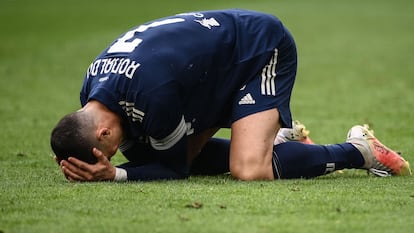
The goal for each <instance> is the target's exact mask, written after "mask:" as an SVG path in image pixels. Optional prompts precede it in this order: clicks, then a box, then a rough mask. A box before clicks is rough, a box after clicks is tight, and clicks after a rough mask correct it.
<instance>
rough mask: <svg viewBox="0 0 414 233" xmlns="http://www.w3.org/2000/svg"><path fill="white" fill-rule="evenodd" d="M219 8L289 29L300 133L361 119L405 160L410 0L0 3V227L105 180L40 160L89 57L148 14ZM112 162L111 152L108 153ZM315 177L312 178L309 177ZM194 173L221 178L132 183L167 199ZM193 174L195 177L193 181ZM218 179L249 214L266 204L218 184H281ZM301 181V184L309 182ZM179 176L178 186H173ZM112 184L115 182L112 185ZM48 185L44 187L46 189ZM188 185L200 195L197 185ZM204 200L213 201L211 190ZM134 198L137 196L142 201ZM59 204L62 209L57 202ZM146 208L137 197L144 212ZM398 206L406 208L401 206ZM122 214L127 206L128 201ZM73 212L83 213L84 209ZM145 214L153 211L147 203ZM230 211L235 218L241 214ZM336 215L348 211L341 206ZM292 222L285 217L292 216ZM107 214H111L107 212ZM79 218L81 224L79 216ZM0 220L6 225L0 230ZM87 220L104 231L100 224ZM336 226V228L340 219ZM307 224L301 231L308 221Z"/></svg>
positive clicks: (413, 83)
mask: <svg viewBox="0 0 414 233" xmlns="http://www.w3.org/2000/svg"><path fill="white" fill-rule="evenodd" d="M223 8H245V9H252V10H259V11H263V12H267V13H272V14H275V15H277V16H278V17H279V18H280V19H281V20H282V21H283V22H284V23H285V25H287V27H288V28H289V29H290V30H291V32H292V33H293V35H294V37H295V39H296V43H297V47H298V54H299V70H298V76H297V82H296V86H295V89H294V92H293V96H292V104H291V105H292V111H293V115H294V118H295V119H299V120H301V121H302V122H303V123H305V124H306V125H307V127H308V128H309V129H310V130H311V136H312V139H314V140H315V141H316V142H319V143H323V144H324V143H334V142H341V141H343V140H344V139H345V134H346V132H347V130H348V129H349V128H350V127H351V126H352V125H353V124H361V123H366V122H367V123H371V124H372V125H373V126H374V129H376V134H377V135H378V136H379V138H380V139H381V140H382V141H383V142H385V143H386V144H387V145H389V146H391V147H392V148H395V149H397V150H399V151H401V152H403V154H405V156H406V157H407V158H408V159H409V160H410V161H414V153H413V151H414V145H413V143H412V140H413V135H414V127H413V126H412V125H411V121H412V119H414V111H413V107H414V93H413V90H414V79H413V77H414V75H413V74H414V66H413V65H412V63H413V61H414V59H413V56H414V55H413V54H414V43H413V41H414V24H413V22H414V14H413V12H414V11H413V10H414V2H413V1H408V0H396V1H392V2H391V1H385V0H380V1H374V0H368V1H357V0H349V1H328V0H315V1H306V0H292V1H275V0H257V1H247V0H237V1H236V0H229V1H189V0H177V1H141V0H140V1H138V0H134V1H132V0H121V1H98V0H90V1H80V0H71V1H69V0H62V1H51V0H39V1H29V0H20V1H19V0H3V1H2V2H1V7H0V26H1V27H0V28H1V30H2V31H1V33H0V132H1V133H0V145H1V146H0V163H1V169H0V182H1V184H0V188H1V189H0V190H1V191H0V192H1V195H0V206H1V207H0V215H1V217H0V219H1V220H0V230H4V232H9V231H6V230H5V229H11V230H12V231H14V232H18V231H19V229H20V231H26V232H27V230H28V229H30V226H33V225H35V226H36V228H33V229H35V230H34V231H38V232H40V231H41V230H39V229H47V227H48V226H49V227H50V225H47V224H46V225H45V226H44V228H42V227H41V226H40V225H39V224H37V223H36V221H40V222H41V223H43V224H45V222H47V218H46V219H43V218H41V217H39V216H36V215H37V213H38V212H36V211H37V210H39V209H40V210H41V213H43V214H45V213H46V214H47V216H48V217H50V218H52V217H53V215H54V214H55V213H56V212H54V211H53V210H52V209H53V208H60V207H62V206H61V205H63V204H61V203H62V202H64V201H65V200H67V199H70V200H76V199H80V200H81V202H82V203H84V204H87V203H88V201H89V199H90V195H91V194H90V193H91V189H92V190H95V191H96V192H100V191H101V190H104V191H105V190H106V188H105V186H106V185H108V184H102V185H100V184H96V185H93V184H91V185H90V186H72V185H71V184H68V183H66V181H65V180H64V179H63V177H62V175H61V174H60V171H59V169H58V168H57V166H56V165H55V164H54V162H53V161H52V158H51V152H50V149H49V134H50V130H51V129H52V127H53V126H54V125H55V124H56V122H57V121H58V119H60V117H62V116H63V115H64V114H66V113H67V112H70V111H74V110H76V109H78V108H79V98H78V97H79V88H80V85H81V82H82V79H83V76H84V73H85V71H86V69H87V67H88V65H89V64H90V62H91V61H92V60H93V59H94V58H95V56H97V55H98V54H99V53H100V52H101V51H102V50H103V49H104V48H105V47H106V46H107V45H108V44H109V43H110V42H111V41H112V40H114V39H115V38H116V37H117V36H118V35H120V34H121V33H123V32H125V31H126V30H128V29H129V28H131V27H133V26H136V25H139V24H141V23H144V22H146V21H148V20H151V19H155V18H158V17H163V16H166V15H172V14H176V13H181V12H186V11H197V10H205V9H223ZM220 136H224V137H227V136H228V131H222V133H221V134H220ZM121 160H122V159H120V158H119V159H118V160H115V161H121ZM352 174H353V173H351V179H345V180H343V182H344V183H346V184H347V185H348V186H347V185H346V186H347V187H348V188H349V187H351V189H352V188H353V190H358V189H360V188H361V187H364V186H366V185H369V184H370V183H373V185H375V184H378V182H381V185H380V186H378V187H382V188H384V189H387V188H393V189H396V190H395V192H396V193H397V194H398V189H405V190H404V193H405V194H404V195H405V196H402V197H401V199H398V198H397V200H396V202H399V203H402V204H401V206H405V205H411V206H412V204H413V203H412V202H413V201H412V200H413V199H412V196H411V198H409V197H408V196H409V195H414V191H413V188H412V185H411V186H408V187H407V186H406V185H405V184H412V183H413V182H412V179H393V181H391V180H390V181H389V182H388V180H384V181H375V182H372V181H371V180H370V179H362V180H360V179H358V178H356V179H355V180H356V181H357V184H355V186H352V184H350V183H353V182H352V181H351V180H353V179H352ZM345 176H346V175H345ZM194 179H195V180H194ZM340 180H342V179H340ZM317 181H319V182H321V180H317ZM198 182H201V187H202V188H200V189H201V190H202V189H204V188H206V187H208V186H209V185H210V184H211V182H213V183H214V182H219V183H220V182H221V181H220V179H218V181H214V179H213V180H208V179H207V180H203V179H201V180H198V179H196V178H193V180H192V181H190V182H189V184H187V183H180V182H177V183H173V185H172V186H170V185H167V184H163V183H161V184H157V183H156V184H155V188H154V187H152V184H149V185H148V184H147V185H146V186H144V187H145V188H148V187H149V188H150V189H151V188H154V189H157V187H159V188H160V190H161V194H159V195H161V197H162V195H166V196H168V197H170V196H169V193H170V192H171V189H172V190H174V191H175V192H178V193H179V195H185V193H186V192H191V188H194V187H197V185H196V184H197V183H198ZM203 182H204V183H206V184H207V185H205V186H203ZM228 182H230V186H231V187H233V188H229V190H225V189H222V188H220V189H219V190H220V192H225V193H227V195H229V197H228V199H226V201H228V202H230V204H229V205H230V206H232V205H240V208H242V207H243V202H244V201H246V202H247V203H249V205H254V203H255V202H259V203H258V207H256V208H257V211H258V212H259V213H257V216H256V217H260V216H262V215H261V214H260V208H265V207H266V202H263V200H255V199H254V198H252V199H249V200H245V199H240V198H237V197H236V198H234V200H233V199H232V196H231V194H230V193H232V192H236V193H237V192H241V193H243V194H244V193H245V194H246V198H247V197H249V196H250V195H253V196H254V195H256V196H257V195H262V194H260V192H258V193H256V192H255V191H254V190H255V189H257V188H258V187H262V186H264V187H268V188H271V189H272V191H269V192H273V191H275V190H276V191H277V190H278V189H279V188H281V189H282V191H283V190H284V187H285V186H284V184H285V183H283V182H281V183H277V182H275V183H274V184H269V183H259V184H257V183H253V184H252V185H251V186H242V187H238V185H239V183H237V182H236V183H233V182H231V181H229V180H228V179H227V178H226V179H225V181H224V183H225V185H226V186H228V185H229V184H228ZM295 182H296V181H293V182H292V183H291V182H288V183H287V184H288V186H295V187H294V188H292V190H296V186H298V187H299V189H301V188H302V186H303V185H304V184H305V185H306V184H309V183H306V181H297V182H298V183H295ZM337 182H338V180H337V179H336V178H334V179H333V180H323V182H322V184H324V185H326V184H327V186H328V188H326V189H324V188H323V187H321V186H316V187H315V188H312V189H311V191H310V192H311V193H312V194H314V195H315V199H313V200H315V202H314V207H315V208H317V206H318V205H319V204H318V201H317V200H319V199H318V198H322V199H323V198H324V196H323V193H318V189H321V190H325V191H326V190H329V187H332V186H335V184H336V183H337ZM358 182H359V183H358ZM393 182H395V185H393ZM316 183H317V182H316ZM310 184H311V185H310V186H312V185H314V184H315V183H313V182H311V183H310ZM157 185H159V186H157ZM187 185H188V186H189V190H187V189H185V187H186V186H187ZM121 186H122V187H124V188H121ZM234 186H235V187H234ZM74 187H75V188H74ZM175 187H177V188H175ZM347 187H342V189H340V190H339V192H340V193H344V192H345V191H346V190H347ZM77 188H80V191H76V190H77ZM374 188H376V186H374ZM107 189H108V190H106V191H108V193H109V194H108V196H103V198H109V199H110V200H113V199H116V198H114V197H111V196H110V194H114V195H116V194H117V192H121V193H122V194H124V193H128V192H129V191H131V192H132V193H134V192H138V193H140V192H141V191H139V190H140V189H139V188H137V187H136V186H134V184H132V185H125V186H123V185H116V184H112V185H108V188H107ZM119 189H121V191H116V190H119ZM123 189H124V190H123ZM136 189H139V190H138V191H136ZM177 189H178V190H177ZM239 189H241V190H242V191H240V190H239ZM134 190H135V191H134ZM73 191H75V192H74V193H73ZM377 191H378V190H377ZM154 192H156V191H154ZM220 192H213V195H219V193H220ZM250 192H252V193H250ZM53 193H56V194H54V195H52V194H53ZM196 193H197V194H199V195H202V193H203V192H201V191H200V192H196ZM410 193H411V194H410ZM59 194H62V196H60V195H59ZM270 194H271V193H270ZM270 194H269V193H267V194H266V195H265V196H266V197H269V196H270ZM394 194H395V193H394ZM101 195H102V194H101ZM130 195H131V194H130ZM278 195H282V196H281V198H282V199H283V198H285V199H286V200H287V201H294V200H292V199H290V198H289V196H283V194H281V193H278ZM287 195H289V192H288V194H287ZM365 195H366V196H367V198H368V196H369V195H371V194H370V193H369V192H367V193H365ZM381 196H382V195H381V193H379V194H376V196H375V198H377V199H380V198H381ZM18 197H21V198H18ZM45 197H47V198H50V199H51V200H52V199H53V200H55V201H54V202H51V208H52V209H51V210H48V209H47V205H48V203H49V201H48V199H47V198H45ZM128 197H130V196H127V198H128ZM101 198H102V196H101ZM157 198H160V197H158V196H157V197H156V200H158V199H157ZM206 198H207V197H206ZM208 198H211V200H215V199H214V197H213V196H210V197H208ZM303 198H306V196H305V197H303ZM336 198H337V199H335V198H333V200H331V201H332V202H331V204H332V203H335V202H336V201H338V200H339V202H341V201H342V202H346V201H350V200H349V199H348V197H346V198H345V199H341V197H336ZM342 198H344V197H342ZM389 198H390V196H387V197H386V198H385V199H384V200H388V199H389ZM407 198H408V199H407ZM92 199H93V198H92ZM167 200H168V199H167ZM365 200H366V199H363V201H361V202H360V203H358V204H361V205H363V204H366V205H368V207H372V208H374V209H376V208H375V206H373V204H367V203H365V202H364V201H365ZM113 201H117V200H113ZM140 201H144V202H145V199H140ZM153 201H154V200H152V201H150V202H151V203H152V202H153ZM232 201H233V202H232ZM249 201H250V202H249ZM213 202H214V201H213ZM121 203H123V204H124V205H125V206H127V205H128V204H127V203H128V200H125V199H122V200H121ZM214 203H216V202H214ZM282 203H284V204H282ZM282 203H278V204H279V205H282V206H283V207H285V208H288V209H290V211H291V213H292V214H294V213H298V212H300V207H299V206H298V205H300V204H298V205H294V206H289V205H288V204H287V203H285V202H282ZM295 203H296V202H295ZM72 204H73V205H74V206H75V212H74V213H75V214H71V212H69V213H68V212H59V211H57V213H59V215H58V216H60V217H62V216H66V215H68V216H70V217H71V218H75V219H72V221H74V222H75V221H76V213H79V212H81V213H84V212H82V210H80V209H78V210H76V208H81V207H77V206H76V203H72ZM217 204H219V203H217ZM166 205H168V202H167V204H166ZM170 205H171V206H167V207H169V208H171V209H170V211H172V212H173V213H174V211H177V210H175V209H174V205H176V203H174V202H173V203H172V204H170ZM180 205H181V204H180ZM332 205H334V204H332ZM125 206H124V207H125ZM63 207H66V208H67V206H65V205H63ZM150 207H151V206H147V208H148V209H149V210H151V208H150ZM368 207H367V208H368ZM90 208H92V209H91V210H90V213H93V214H96V212H100V211H108V209H107V208H105V207H101V206H100V205H99V203H94V204H93V207H90ZM246 208H248V209H247V210H246V211H252V212H253V213H255V209H254V207H252V206H248V207H246ZM249 208H250V209H249ZM252 208H253V209H252ZM332 208H333V209H334V207H332ZM353 208H356V207H353ZM149 210H147V212H148V211H149ZM240 210H241V209H240ZM403 210H404V211H406V212H407V211H408V210H409V209H403ZM55 211H56V210H55ZM119 211H120V210H119V209H115V210H114V212H116V213H118V214H119ZM128 211H130V212H133V209H128ZM215 211H217V209H214V210H212V213H214V212H215ZM367 211H368V210H367ZM381 211H384V212H386V211H387V209H386V207H385V206H381V207H379V212H381ZM130 212H129V213H130ZM23 213H25V214H23ZM322 213H326V212H322ZM368 213H371V212H369V211H368ZM22 214H23V216H26V217H28V216H31V218H28V219H26V220H22V219H19V215H22ZM84 214H85V215H86V216H87V214H88V213H86V212H85V213H84ZM152 214H154V213H152ZM156 214H160V212H157V211H156V212H155V215H156ZM205 214H207V215H208V214H211V212H208V213H205ZM253 215H254V214H253ZM5 216H7V217H5ZM249 216H251V215H249ZM364 216H365V215H364ZM388 216H389V215H388ZM398 216H399V217H400V219H399V222H404V221H405V220H406V221H407V222H408V221H411V220H410V216H409V215H408V214H407V215H406V216H405V215H403V216H400V215H398ZM199 217H200V218H199V219H197V220H198V221H200V224H202V220H203V216H199ZM238 217H240V218H242V217H243V215H242V214H241V215H238ZM347 217H348V218H350V219H351V220H352V219H353V220H355V218H353V215H347ZM365 217H367V216H365ZM377 217H378V216H377ZM39 218H40V219H41V220H39ZM182 218H183V219H184V221H185V219H186V218H189V217H188V216H187V215H183V216H182ZM265 219H267V220H270V219H271V218H265ZM316 219H317V218H314V219H312V220H311V221H308V222H306V223H307V224H304V226H305V227H306V226H315V225H312V224H315V222H313V223H312V221H316ZM381 219H383V220H385V218H381V215H380V216H379V217H378V221H377V224H378V223H381V222H382V221H381ZM88 220H91V219H88V218H86V220H85V221H88ZM94 220H95V219H94ZM144 220H145V218H142V219H140V221H144ZM215 220H218V219H215ZM371 220H372V219H371ZM168 221H172V220H171V219H169V220H168ZM226 221H228V222H229V223H240V224H241V226H240V227H241V228H235V229H233V230H234V232H237V231H241V229H242V227H243V226H244V227H247V226H248V224H249V223H248V222H247V223H246V222H243V219H232V218H230V219H226ZM275 221H276V220H275ZM321 221H322V220H321ZM293 222H294V223H297V219H296V220H295V221H293ZM293 222H292V224H293ZM115 223H123V222H122V221H121V220H120V219H118V222H116V221H115ZM278 223H281V222H278ZM328 223H329V221H328ZM83 224H84V225H87V223H85V222H84V223H83ZM152 224H153V225H154V224H156V223H152ZM261 224H262V226H264V227H263V228H254V227H253V226H250V227H253V228H249V229H252V230H257V229H262V230H263V229H265V230H263V231H266V229H269V228H268V224H265V223H263V222H261ZM323 224H327V222H325V221H322V222H319V223H318V224H316V225H317V226H322V225H323ZM73 225H75V223H74V224H73ZM286 225H289V221H287V224H284V226H285V227H287V226H286ZM3 226H9V227H8V228H3V229H2V227H3ZM10 226H15V228H12V227H10ZM16 226H20V228H19V227H16ZM22 226H24V227H23V228H22ZM196 226H198V225H197V224H196ZM335 226H336V225H328V228H318V227H316V228H315V231H318V230H321V229H325V230H326V229H330V230H332V229H335ZM356 226H357V229H359V231H363V230H364V227H363V226H361V225H356ZM13 229H14V230H13ZM22 229H23V230H22ZM36 229H37V230H36ZM54 229H57V228H54ZM97 229H98V230H99V229H105V225H103V227H102V228H97ZM111 229H116V228H111ZM192 229H193V228H192ZM206 229H207V230H208V229H209V228H206ZM214 229H215V228H214ZM287 229H291V230H292V232H293V231H295V232H297V230H298V229H302V230H303V228H295V227H291V228H287ZM341 229H342V228H341ZM387 229H390V228H386V227H385V228H383V229H382V230H384V232H385V230H387ZM75 230H76V228H75ZM343 230H344V232H346V228H343ZM368 230H369V229H368ZM379 230H381V229H379ZM304 231H305V230H304ZM307 231H308V232H311V231H310V230H309V229H308V230H307ZM62 232H64V230H62ZM78 232H79V231H78ZM367 232H368V231H367Z"/></svg>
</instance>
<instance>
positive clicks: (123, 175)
mask: <svg viewBox="0 0 414 233" xmlns="http://www.w3.org/2000/svg"><path fill="white" fill-rule="evenodd" d="M127 180H128V175H127V171H126V170H125V169H122V168H119V167H115V177H114V181H117V182H122V181H127Z"/></svg>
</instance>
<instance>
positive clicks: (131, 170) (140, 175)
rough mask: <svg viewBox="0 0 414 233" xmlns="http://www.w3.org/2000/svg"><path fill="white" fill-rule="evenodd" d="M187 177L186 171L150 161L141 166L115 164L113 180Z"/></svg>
mask: <svg viewBox="0 0 414 233" xmlns="http://www.w3.org/2000/svg"><path fill="white" fill-rule="evenodd" d="M187 177H188V172H187V171H182V172H177V171H174V170H173V169H170V168H168V167H166V166H164V165H162V164H159V163H150V164H145V165H141V166H133V163H126V164H122V165H120V166H117V172H116V175H115V179H114V181H126V180H128V181H150V180H162V179H184V178H187Z"/></svg>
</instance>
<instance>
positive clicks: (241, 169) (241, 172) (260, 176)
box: [230, 164, 273, 181]
mask: <svg viewBox="0 0 414 233" xmlns="http://www.w3.org/2000/svg"><path fill="white" fill-rule="evenodd" d="M230 173H231V175H232V176H233V178H235V179H238V180H245V181H249V180H270V179H273V175H269V172H268V171H266V169H265V168H260V167H258V166H249V165H248V164H245V165H242V164H234V165H232V164H230Z"/></svg>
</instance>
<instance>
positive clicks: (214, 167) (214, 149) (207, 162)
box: [190, 138, 230, 175]
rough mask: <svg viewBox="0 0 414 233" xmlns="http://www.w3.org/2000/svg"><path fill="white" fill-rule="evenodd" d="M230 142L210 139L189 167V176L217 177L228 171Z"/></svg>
mask: <svg viewBox="0 0 414 233" xmlns="http://www.w3.org/2000/svg"><path fill="white" fill-rule="evenodd" d="M229 163H230V140H228V139H222V138H211V139H210V140H209V141H208V142H207V144H206V145H205V146H204V148H203V150H202V151H201V152H200V154H199V155H198V156H197V157H196V158H195V159H194V160H193V162H192V164H191V167H190V174H191V175H218V174H223V173H226V172H229V171H230V165H229Z"/></svg>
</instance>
